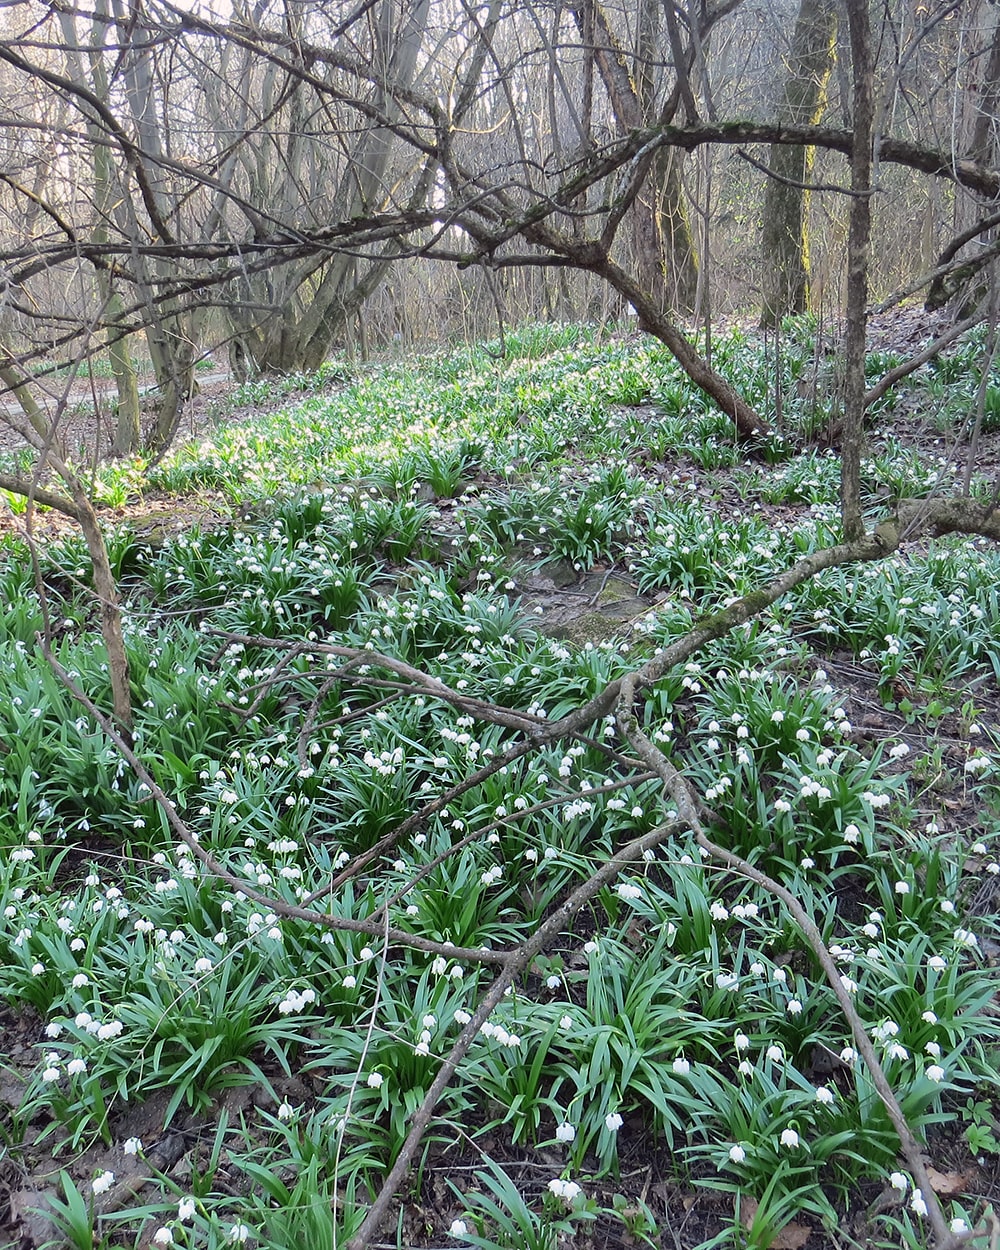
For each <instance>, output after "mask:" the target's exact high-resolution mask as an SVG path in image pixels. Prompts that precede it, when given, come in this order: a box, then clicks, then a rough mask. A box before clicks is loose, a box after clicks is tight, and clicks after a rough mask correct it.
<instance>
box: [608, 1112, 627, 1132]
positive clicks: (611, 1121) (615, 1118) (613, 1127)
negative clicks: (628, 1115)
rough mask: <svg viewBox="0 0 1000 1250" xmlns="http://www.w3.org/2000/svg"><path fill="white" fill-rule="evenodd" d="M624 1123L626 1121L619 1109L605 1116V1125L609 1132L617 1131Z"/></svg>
mask: <svg viewBox="0 0 1000 1250" xmlns="http://www.w3.org/2000/svg"><path fill="white" fill-rule="evenodd" d="M624 1123H625V1121H624V1120H623V1119H622V1117H621V1116H620V1115H619V1114H618V1112H617V1111H612V1112H611V1114H610V1115H606V1116H605V1117H604V1127H605V1128H606V1129H607V1130H608V1132H609V1133H617V1132H618V1130H619V1129H620V1128H621V1126H622V1125H623V1124H624Z"/></svg>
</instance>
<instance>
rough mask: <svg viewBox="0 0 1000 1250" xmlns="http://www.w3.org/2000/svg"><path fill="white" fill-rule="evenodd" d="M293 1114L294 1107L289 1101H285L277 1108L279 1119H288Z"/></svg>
mask: <svg viewBox="0 0 1000 1250" xmlns="http://www.w3.org/2000/svg"><path fill="white" fill-rule="evenodd" d="M294 1115H295V1108H294V1107H293V1106H292V1104H291V1103H290V1102H288V1101H287V1099H286V1101H285V1102H283V1103H282V1104H281V1106H280V1107H279V1108H278V1119H279V1120H290V1119H291V1118H292V1117H293V1116H294Z"/></svg>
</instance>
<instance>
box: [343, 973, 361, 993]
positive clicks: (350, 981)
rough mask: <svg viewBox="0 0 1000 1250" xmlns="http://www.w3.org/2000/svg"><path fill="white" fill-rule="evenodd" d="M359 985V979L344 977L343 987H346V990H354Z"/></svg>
mask: <svg viewBox="0 0 1000 1250" xmlns="http://www.w3.org/2000/svg"><path fill="white" fill-rule="evenodd" d="M357 983H358V979H357V977H352V976H346V977H344V979H343V981H341V985H342V986H343V987H344V989H345V990H353V989H354V987H355V986H356V985H357Z"/></svg>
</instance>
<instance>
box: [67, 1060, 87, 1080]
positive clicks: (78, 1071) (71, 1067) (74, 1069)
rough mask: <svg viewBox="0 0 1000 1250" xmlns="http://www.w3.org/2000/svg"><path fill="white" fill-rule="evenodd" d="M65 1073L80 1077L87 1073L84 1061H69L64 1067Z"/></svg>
mask: <svg viewBox="0 0 1000 1250" xmlns="http://www.w3.org/2000/svg"><path fill="white" fill-rule="evenodd" d="M66 1071H67V1072H68V1073H69V1074H70V1076H82V1075H83V1074H84V1072H86V1071H87V1061H86V1059H71V1060H70V1061H69V1063H68V1064H67V1065H66Z"/></svg>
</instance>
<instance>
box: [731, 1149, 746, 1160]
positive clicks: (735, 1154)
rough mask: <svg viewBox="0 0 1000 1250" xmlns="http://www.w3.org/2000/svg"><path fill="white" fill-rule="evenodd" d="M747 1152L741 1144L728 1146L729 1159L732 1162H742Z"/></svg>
mask: <svg viewBox="0 0 1000 1250" xmlns="http://www.w3.org/2000/svg"><path fill="white" fill-rule="evenodd" d="M746 1157H747V1152H746V1151H745V1150H744V1149H743V1147H742V1146H730V1147H729V1159H730V1161H731V1162H732V1163H743V1162H745V1161H746Z"/></svg>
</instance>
